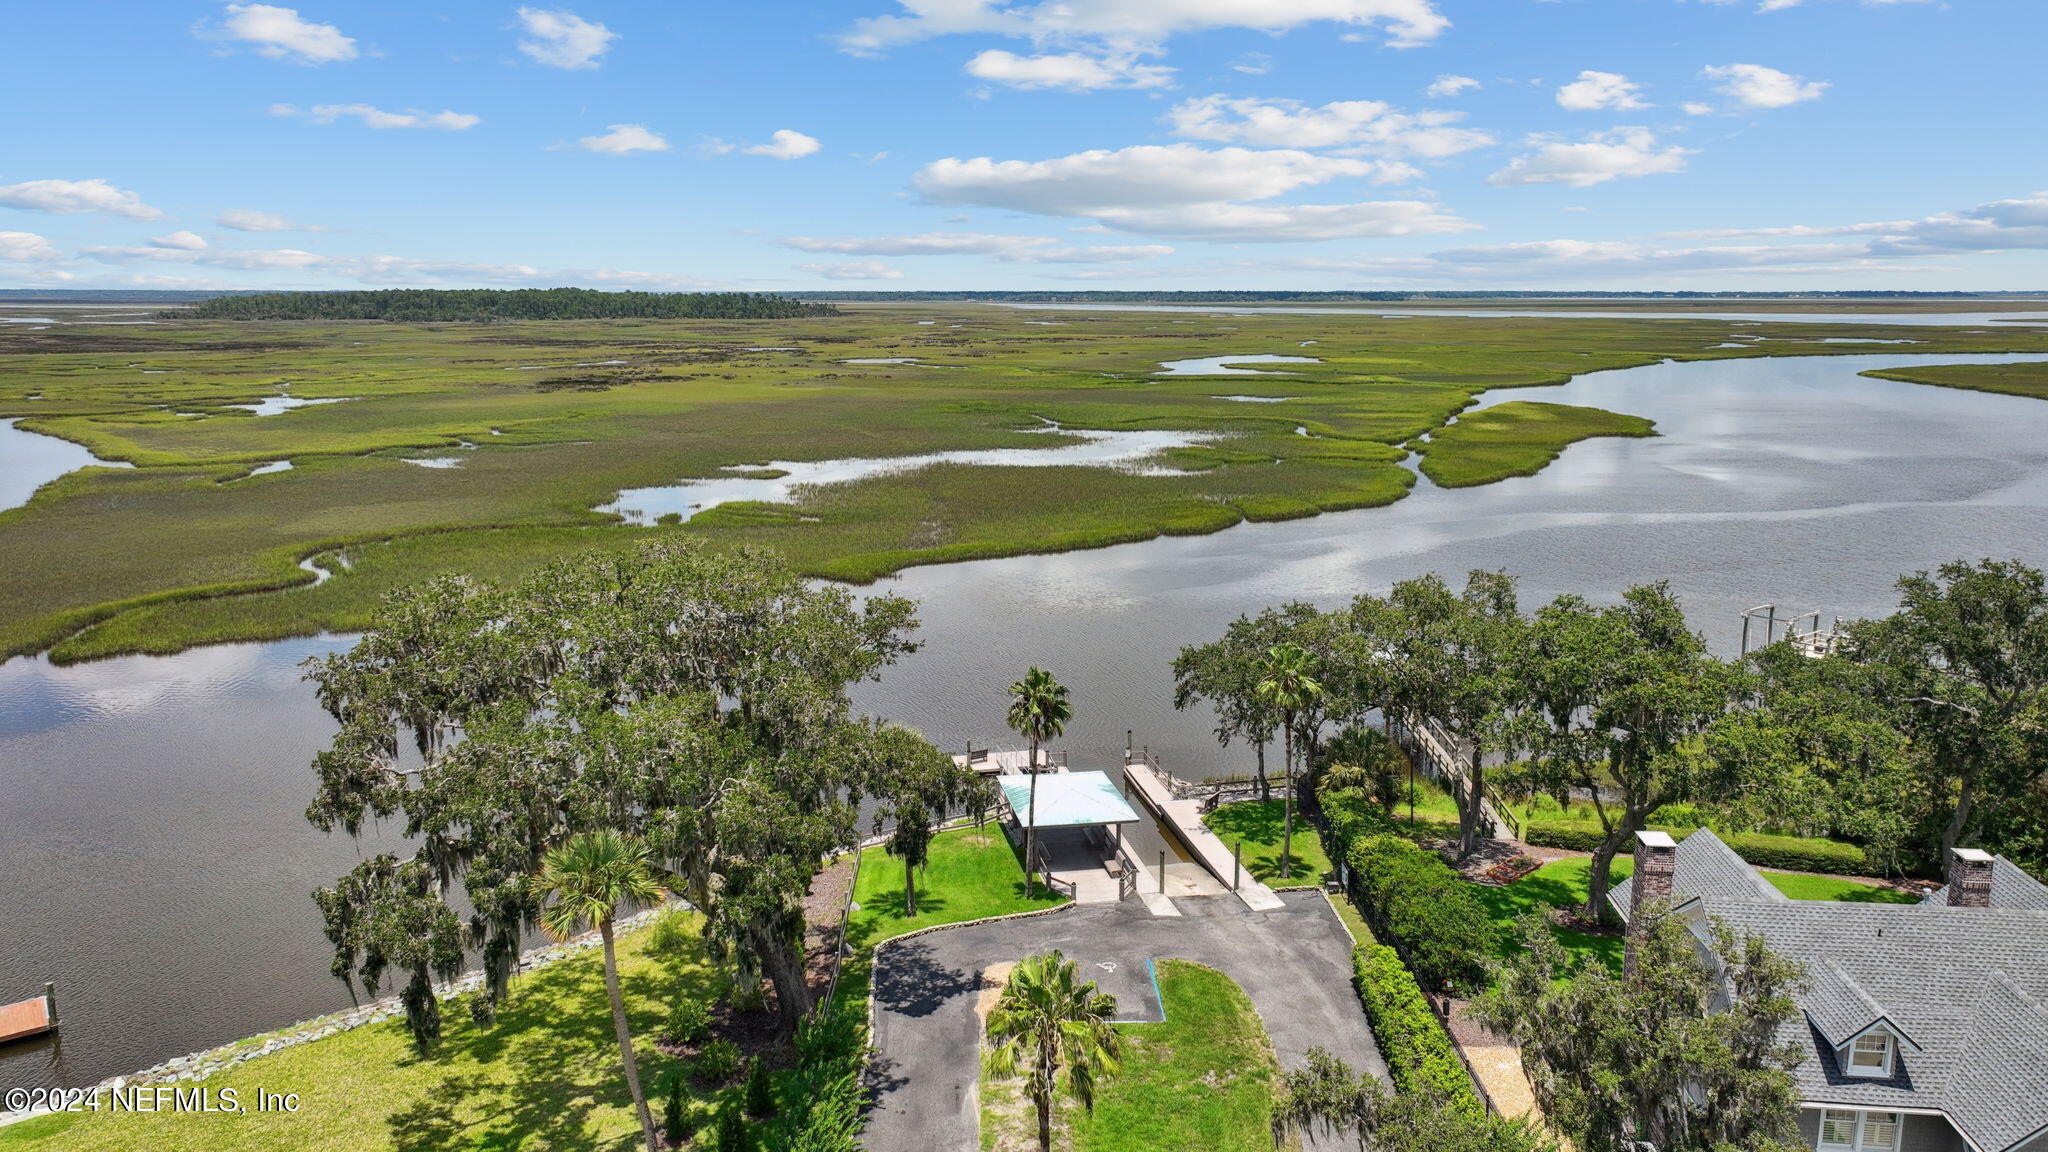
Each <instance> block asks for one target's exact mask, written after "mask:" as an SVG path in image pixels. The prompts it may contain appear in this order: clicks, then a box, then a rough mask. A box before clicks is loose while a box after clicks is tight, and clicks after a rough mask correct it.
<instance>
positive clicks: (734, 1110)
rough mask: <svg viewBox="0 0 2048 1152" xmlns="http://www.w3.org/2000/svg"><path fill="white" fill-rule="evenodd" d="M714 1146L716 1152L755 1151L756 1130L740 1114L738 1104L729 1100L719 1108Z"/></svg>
mask: <svg viewBox="0 0 2048 1152" xmlns="http://www.w3.org/2000/svg"><path fill="white" fill-rule="evenodd" d="M712 1147H713V1148H714V1149H715V1150H716V1152H754V1149H755V1147H756V1145H755V1141H754V1130H753V1129H752V1128H749V1127H748V1126H747V1121H746V1118H745V1117H744V1116H741V1115H740V1107H739V1105H738V1104H735V1103H733V1102H731V1101H727V1102H726V1104H725V1106H724V1107H723V1108H720V1109H719V1110H718V1127H717V1128H716V1129H714V1130H713V1135H712Z"/></svg>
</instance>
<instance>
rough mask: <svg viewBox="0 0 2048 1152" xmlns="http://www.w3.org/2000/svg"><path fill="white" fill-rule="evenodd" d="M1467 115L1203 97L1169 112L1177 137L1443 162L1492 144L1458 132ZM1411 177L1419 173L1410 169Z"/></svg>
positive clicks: (1371, 104) (1363, 104) (1365, 103)
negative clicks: (1347, 150) (1447, 158)
mask: <svg viewBox="0 0 2048 1152" xmlns="http://www.w3.org/2000/svg"><path fill="white" fill-rule="evenodd" d="M1464 116H1465V114H1464V113H1463V112H1449V111H1443V110H1437V109H1431V110H1426V111H1422V112H1412V113H1411V112H1401V111H1397V110H1395V109H1393V108H1391V107H1389V106H1388V105H1387V104H1385V103H1382V102H1381V101H1378V100H1339V101H1334V102H1332V103H1329V104H1324V105H1321V106H1319V107H1310V106H1308V105H1306V104H1303V103H1302V102H1301V101H1299V100H1260V99H1257V98H1253V97H1243V98H1232V97H1228V96H1202V97H1198V98H1195V99H1191V100H1183V101H1182V102H1180V103H1179V104H1176V105H1174V107H1173V108H1172V109H1171V110H1170V111H1168V112H1167V114H1166V116H1165V121H1166V123H1167V124H1168V125H1169V126H1170V127H1171V130H1172V132H1173V134H1174V135H1175V136H1180V137H1183V138H1185V139H1190V140H1210V141H1214V142H1216V143H1219V144H1250V145H1254V146H1258V147H1265V148H1336V147H1340V146H1342V147H1347V148H1350V149H1352V150H1355V151H1358V152H1370V153H1381V154H1387V155H1398V156H1413V157H1419V158H1423V159H1432V160H1433V159H1440V158H1442V157H1445V156H1453V155H1456V154H1457V153H1459V152H1465V151H1469V150H1471V149H1473V148H1483V147H1485V146H1487V145H1489V144H1492V143H1493V137H1491V136H1489V135H1487V134H1486V133H1484V132H1480V131H1476V130H1474V129H1471V128H1460V127H1457V126H1456V125H1457V123H1458V121H1460V120H1462V119H1464ZM1407 171H1409V172H1412V171H1413V169H1407Z"/></svg>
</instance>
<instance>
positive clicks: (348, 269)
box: [80, 246, 716, 291]
mask: <svg viewBox="0 0 2048 1152" xmlns="http://www.w3.org/2000/svg"><path fill="white" fill-rule="evenodd" d="M80 254H81V255H83V256H86V257H87V258H89V259H92V260H95V261H98V262H99V263H102V264H111V265H115V266H124V265H134V264H156V265H161V264H182V265H198V266H204V267H209V268H221V269H228V270H232V271H237V272H296V273H320V274H323V275H325V276H328V277H333V278H339V279H342V280H352V281H356V282H359V283H365V284H454V285H463V284H516V285H527V286H535V287H551V286H558V285H564V284H574V285H581V286H585V287H592V288H645V289H653V290H661V291H680V290H686V289H694V288H709V287H715V286H716V285H715V284H713V283H712V282H709V281H705V280H700V279H697V278H696V277H692V276H684V275H680V274H676V273H670V272H634V271H621V270H618V269H611V268H537V267H534V266H532V265H530V264H493V263H486V262H480V261H467V260H434V259H421V258H418V257H412V256H392V255H372V256H325V255H322V254H320V253H318V252H306V251H302V250H300V249H296V248H273V249H220V248H207V249H198V250H194V249H177V248H158V247H145V246H134V247H106V248H86V249H81V251H80ZM132 280H133V282H135V283H138V284H145V285H146V284H147V283H154V284H160V285H162V286H165V287H180V286H189V285H197V286H202V287H233V286H237V285H235V284H234V283H233V282H223V281H204V282H197V281H193V282H184V283H181V282H180V281H178V280H175V279H172V278H166V277H133V278H132Z"/></svg>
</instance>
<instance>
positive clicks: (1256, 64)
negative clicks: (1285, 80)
mask: <svg viewBox="0 0 2048 1152" xmlns="http://www.w3.org/2000/svg"><path fill="white" fill-rule="evenodd" d="M1230 70H1231V71H1233V72H1242V73H1244V74H1245V75H1247V76H1264V75H1265V74H1266V73H1268V72H1271V71H1272V70H1273V58H1272V57H1271V56H1269V55H1267V54H1266V53H1264V52H1247V53H1245V54H1244V56H1243V58H1241V59H1238V60H1233V61H1231V64H1230Z"/></svg>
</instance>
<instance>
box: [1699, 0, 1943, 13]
mask: <svg viewBox="0 0 2048 1152" xmlns="http://www.w3.org/2000/svg"><path fill="white" fill-rule="evenodd" d="M1707 2H1708V3H1710V4H1732V3H1734V2H1735V0H1707ZM1927 2H1928V0H1863V6H1864V7H1865V8H1884V7H1888V6H1890V5H1893V4H1924V3H1927ZM1803 3H1805V0H1761V2H1760V3H1758V4H1757V6H1756V10H1757V11H1759V12H1782V11H1784V10H1785V9H1787V8H1797V7H1799V6H1800V5H1801V4H1803Z"/></svg>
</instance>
